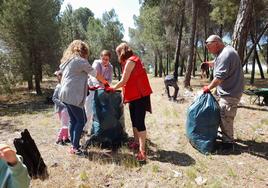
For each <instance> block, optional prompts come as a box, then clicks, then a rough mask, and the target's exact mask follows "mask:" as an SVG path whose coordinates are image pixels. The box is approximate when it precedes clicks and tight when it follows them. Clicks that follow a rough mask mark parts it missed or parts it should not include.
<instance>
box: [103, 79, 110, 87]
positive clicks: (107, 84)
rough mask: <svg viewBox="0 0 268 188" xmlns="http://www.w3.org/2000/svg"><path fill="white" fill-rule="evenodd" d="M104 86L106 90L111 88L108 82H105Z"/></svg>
mask: <svg viewBox="0 0 268 188" xmlns="http://www.w3.org/2000/svg"><path fill="white" fill-rule="evenodd" d="M103 85H104V88H106V87H110V85H109V83H108V81H107V80H105V81H104V82H103Z"/></svg>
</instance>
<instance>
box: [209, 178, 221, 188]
mask: <svg viewBox="0 0 268 188" xmlns="http://www.w3.org/2000/svg"><path fill="white" fill-rule="evenodd" d="M207 187H209V188H221V187H223V186H222V184H221V182H220V181H219V180H215V179H214V180H213V182H212V183H210V184H209V185H208V186H207Z"/></svg>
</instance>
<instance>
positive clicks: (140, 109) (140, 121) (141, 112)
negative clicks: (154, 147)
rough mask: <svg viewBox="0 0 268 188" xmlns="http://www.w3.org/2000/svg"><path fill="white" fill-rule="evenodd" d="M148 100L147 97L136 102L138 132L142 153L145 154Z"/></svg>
mask: <svg viewBox="0 0 268 188" xmlns="http://www.w3.org/2000/svg"><path fill="white" fill-rule="evenodd" d="M145 102H146V99H145V97H143V98H141V99H139V100H137V101H136V106H135V117H134V119H135V123H136V128H137V131H138V138H139V145H140V148H139V150H140V152H142V153H144V154H145V144H146V127H145V114H146V104H145Z"/></svg>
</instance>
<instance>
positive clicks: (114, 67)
mask: <svg viewBox="0 0 268 188" xmlns="http://www.w3.org/2000/svg"><path fill="white" fill-rule="evenodd" d="M113 72H114V77H115V78H117V74H116V63H114V64H113Z"/></svg>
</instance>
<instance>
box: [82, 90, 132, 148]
mask: <svg viewBox="0 0 268 188" xmlns="http://www.w3.org/2000/svg"><path fill="white" fill-rule="evenodd" d="M126 140H127V133H126V132H125V123H124V106H123V103H122V96H121V93H120V92H109V93H108V92H106V91H104V90H102V89H99V90H96V91H95V95H94V101H93V123H92V128H91V137H90V139H89V140H88V141H87V142H86V144H85V145H84V148H87V147H88V146H89V145H91V144H97V145H101V146H103V147H117V146H120V145H121V144H122V142H125V141H126Z"/></svg>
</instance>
